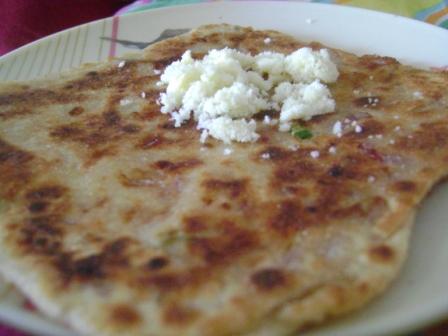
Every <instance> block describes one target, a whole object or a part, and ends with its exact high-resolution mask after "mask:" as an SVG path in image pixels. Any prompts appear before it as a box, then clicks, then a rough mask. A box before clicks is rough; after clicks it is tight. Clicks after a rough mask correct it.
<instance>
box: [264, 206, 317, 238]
mask: <svg viewBox="0 0 448 336" xmlns="http://www.w3.org/2000/svg"><path fill="white" fill-rule="evenodd" d="M312 224H313V222H312V221H311V218H310V216H309V215H307V212H306V211H304V209H303V208H302V206H301V205H299V204H297V203H295V202H293V201H283V202H281V203H279V204H277V206H276V207H275V215H274V216H273V217H272V218H271V219H269V220H268V227H269V228H270V229H272V230H274V231H275V232H277V233H278V234H280V235H282V236H285V237H287V236H290V235H291V234H293V233H295V232H297V231H299V230H302V229H305V228H307V227H309V226H311V225H312Z"/></svg>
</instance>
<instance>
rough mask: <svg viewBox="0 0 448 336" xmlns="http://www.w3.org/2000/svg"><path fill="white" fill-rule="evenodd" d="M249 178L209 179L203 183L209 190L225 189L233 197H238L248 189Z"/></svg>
mask: <svg viewBox="0 0 448 336" xmlns="http://www.w3.org/2000/svg"><path fill="white" fill-rule="evenodd" d="M247 183H248V181H247V179H231V180H218V179H208V180H205V181H204V182H203V183H202V185H203V186H204V187H205V188H206V189H208V190H209V191H225V192H227V193H229V195H230V196H231V197H238V196H240V195H241V194H242V193H244V192H245V191H246V188H247Z"/></svg>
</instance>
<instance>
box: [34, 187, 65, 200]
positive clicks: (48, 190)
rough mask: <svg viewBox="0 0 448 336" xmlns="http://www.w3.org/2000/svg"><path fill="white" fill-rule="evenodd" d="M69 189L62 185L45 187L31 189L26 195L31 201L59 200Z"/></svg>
mask: <svg viewBox="0 0 448 336" xmlns="http://www.w3.org/2000/svg"><path fill="white" fill-rule="evenodd" d="M66 191H67V189H66V188H65V187H63V186H61V185H44V186H41V187H38V188H34V189H31V190H30V191H28V192H27V193H26V195H25V197H26V199H27V200H29V201H39V200H43V199H58V198H60V197H62V195H64V194H65V193H66Z"/></svg>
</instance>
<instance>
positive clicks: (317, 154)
mask: <svg viewBox="0 0 448 336" xmlns="http://www.w3.org/2000/svg"><path fill="white" fill-rule="evenodd" d="M319 155H320V153H319V151H317V150H313V151H311V152H310V156H311V157H312V158H313V159H317V158H318V157H319Z"/></svg>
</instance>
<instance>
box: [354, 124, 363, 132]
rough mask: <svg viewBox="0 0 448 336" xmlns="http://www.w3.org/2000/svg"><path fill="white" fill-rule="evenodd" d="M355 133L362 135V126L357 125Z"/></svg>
mask: <svg viewBox="0 0 448 336" xmlns="http://www.w3.org/2000/svg"><path fill="white" fill-rule="evenodd" d="M355 132H356V133H361V132H362V127H361V126H360V125H356V126H355Z"/></svg>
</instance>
